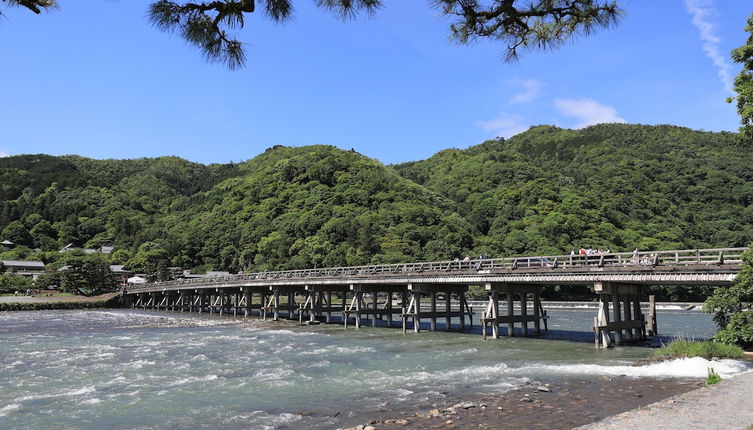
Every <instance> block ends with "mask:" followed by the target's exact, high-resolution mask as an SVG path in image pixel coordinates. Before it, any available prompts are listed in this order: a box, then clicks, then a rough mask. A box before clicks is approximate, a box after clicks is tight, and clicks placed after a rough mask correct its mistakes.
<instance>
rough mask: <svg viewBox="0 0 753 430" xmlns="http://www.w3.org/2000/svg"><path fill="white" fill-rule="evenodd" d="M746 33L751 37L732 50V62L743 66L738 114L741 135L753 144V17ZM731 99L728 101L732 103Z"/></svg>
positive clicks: (738, 81)
mask: <svg viewBox="0 0 753 430" xmlns="http://www.w3.org/2000/svg"><path fill="white" fill-rule="evenodd" d="M745 31H746V32H748V34H749V36H748V39H747V40H746V41H745V43H744V44H743V45H742V46H740V47H739V48H736V49H734V50H732V60H733V61H734V62H735V63H740V64H742V70H740V73H738V75H737V76H736V77H735V83H734V85H735V87H734V89H735V92H737V96H736V97H735V98H734V100H735V101H736V102H737V114H738V115H740V123H741V124H742V127H740V133H741V136H742V137H743V139H744V140H745V141H746V142H753V15H751V16H750V17H749V18H748V22H747V25H746V26H745ZM732 100H733V99H732V98H730V99H728V101H730V102H731V101H732Z"/></svg>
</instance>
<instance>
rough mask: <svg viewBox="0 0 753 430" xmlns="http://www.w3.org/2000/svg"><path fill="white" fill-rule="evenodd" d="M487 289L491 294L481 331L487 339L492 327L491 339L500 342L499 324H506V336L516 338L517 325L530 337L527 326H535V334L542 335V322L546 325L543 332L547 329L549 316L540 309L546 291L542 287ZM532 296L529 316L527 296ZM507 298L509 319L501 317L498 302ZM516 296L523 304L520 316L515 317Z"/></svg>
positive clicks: (492, 286)
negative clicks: (542, 296)
mask: <svg viewBox="0 0 753 430" xmlns="http://www.w3.org/2000/svg"><path fill="white" fill-rule="evenodd" d="M484 289H485V290H486V291H488V292H489V302H488V303H487V305H486V309H485V310H484V313H483V315H482V316H481V331H482V334H483V336H484V339H486V336H487V334H488V329H489V328H490V327H491V330H492V337H493V338H494V339H499V336H500V329H499V326H500V324H505V323H506V324H507V336H510V337H512V336H515V323H520V325H521V333H522V334H523V336H528V323H529V322H532V323H533V326H534V331H535V332H536V334H537V335H538V334H541V321H544V330H547V329H548V328H549V327H548V325H547V320H548V318H549V317H548V316H547V314H546V311H545V310H544V309H543V307H542V305H541V291H542V290H543V289H544V287H543V286H541V285H532V284H499V283H487V284H484ZM529 295H531V297H532V300H531V302H530V303H531V304H532V309H531V311H532V312H533V313H532V314H529V313H528V311H529V309H528V308H529V306H528V305H529V301H528V296H529ZM500 296H504V297H505V300H506V302H507V312H506V315H500V312H499V300H500ZM515 296H517V297H518V300H519V301H520V314H518V315H516V314H515Z"/></svg>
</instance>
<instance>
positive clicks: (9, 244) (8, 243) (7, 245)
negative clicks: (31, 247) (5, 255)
mask: <svg viewBox="0 0 753 430" xmlns="http://www.w3.org/2000/svg"><path fill="white" fill-rule="evenodd" d="M0 245H2V246H3V251H10V250H11V249H13V248H14V247H15V246H16V244H15V243H13V242H11V241H10V240H4V241H2V242H0Z"/></svg>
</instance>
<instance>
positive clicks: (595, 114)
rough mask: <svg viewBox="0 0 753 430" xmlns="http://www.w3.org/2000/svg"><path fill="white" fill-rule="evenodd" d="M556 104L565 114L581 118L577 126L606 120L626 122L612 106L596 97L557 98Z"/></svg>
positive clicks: (585, 125) (581, 126)
mask: <svg viewBox="0 0 753 430" xmlns="http://www.w3.org/2000/svg"><path fill="white" fill-rule="evenodd" d="M554 106H555V107H556V108H557V110H559V111H560V113H561V114H562V115H564V116H568V117H573V118H577V119H578V120H580V122H579V123H578V124H576V125H575V126H574V127H575V128H583V127H588V126H589V125H594V124H601V123H605V122H625V120H624V119H622V118H621V117H619V116H618V115H617V110H616V109H615V108H613V107H612V106H607V105H603V104H601V103H599V102H597V101H596V100H594V99H588V98H586V99H555V100H554Z"/></svg>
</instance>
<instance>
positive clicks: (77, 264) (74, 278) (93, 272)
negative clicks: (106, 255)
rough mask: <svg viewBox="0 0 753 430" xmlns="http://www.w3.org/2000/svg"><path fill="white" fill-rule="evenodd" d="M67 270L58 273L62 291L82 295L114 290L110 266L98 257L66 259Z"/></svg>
mask: <svg viewBox="0 0 753 430" xmlns="http://www.w3.org/2000/svg"><path fill="white" fill-rule="evenodd" d="M67 263H68V264H67V269H66V270H64V271H62V272H61V273H60V287H61V288H62V290H63V291H68V292H70V291H79V292H81V293H84V294H94V295H96V294H102V293H106V292H109V291H112V290H114V289H115V279H114V278H113V276H112V272H111V271H110V265H109V264H108V263H107V262H106V261H105V260H104V259H102V258H98V257H91V256H87V257H72V258H68V259H67Z"/></svg>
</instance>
